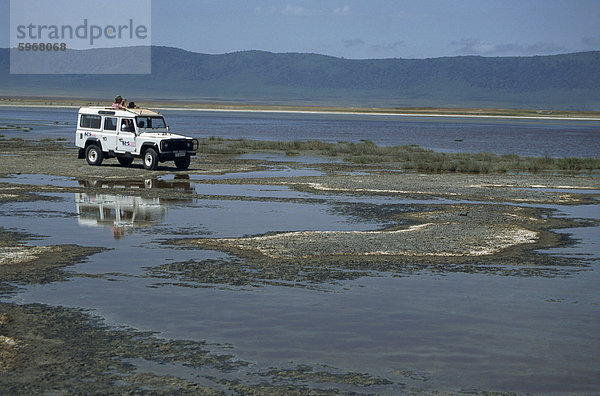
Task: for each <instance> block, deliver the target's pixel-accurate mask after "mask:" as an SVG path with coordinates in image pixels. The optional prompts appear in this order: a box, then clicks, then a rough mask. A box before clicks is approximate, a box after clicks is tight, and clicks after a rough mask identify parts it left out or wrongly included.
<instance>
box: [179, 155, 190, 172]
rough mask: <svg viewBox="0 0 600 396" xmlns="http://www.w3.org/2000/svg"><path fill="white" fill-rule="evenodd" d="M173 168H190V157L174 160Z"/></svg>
mask: <svg viewBox="0 0 600 396" xmlns="http://www.w3.org/2000/svg"><path fill="white" fill-rule="evenodd" d="M175 166H176V167H177V169H187V168H189V166H190V156H189V155H186V156H185V157H179V158H175Z"/></svg>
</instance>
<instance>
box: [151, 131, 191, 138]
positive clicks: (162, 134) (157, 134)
mask: <svg viewBox="0 0 600 396" xmlns="http://www.w3.org/2000/svg"><path fill="white" fill-rule="evenodd" d="M139 136H140V137H145V138H150V139H187V137H186V136H183V135H177V134H175V133H170V132H142V133H140V134H139Z"/></svg>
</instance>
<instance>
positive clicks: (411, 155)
mask: <svg viewBox="0 0 600 396" xmlns="http://www.w3.org/2000/svg"><path fill="white" fill-rule="evenodd" d="M256 151H277V152H282V153H284V154H286V153H292V154H294V155H296V154H298V153H299V152H308V153H311V154H314V155H318V156H323V157H339V158H342V159H343V160H344V161H346V162H351V163H356V164H390V165H393V166H395V167H398V168H401V169H404V170H415V171H419V172H458V173H508V172H529V173H538V172H557V171H560V172H582V171H584V172H585V171H587V172H591V171H597V170H599V169H600V158H578V157H564V158H555V157H549V156H545V157H522V156H518V155H515V154H505V155H498V154H492V153H440V152H436V151H433V150H428V149H424V148H422V147H419V146H415V145H404V146H378V145H376V144H375V143H373V142H372V141H370V140H363V141H361V142H358V143H353V142H338V143H327V142H322V141H315V140H309V141H291V142H281V141H261V140H247V139H222V138H217V137H211V138H208V139H202V140H201V143H200V149H199V152H200V153H204V154H229V155H240V154H245V153H249V152H256Z"/></svg>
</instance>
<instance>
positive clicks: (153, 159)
mask: <svg viewBox="0 0 600 396" xmlns="http://www.w3.org/2000/svg"><path fill="white" fill-rule="evenodd" d="M157 165H158V153H157V152H156V150H154V149H152V148H149V149H147V150H146V151H145V152H144V168H146V169H148V170H154V169H156V166H157Z"/></svg>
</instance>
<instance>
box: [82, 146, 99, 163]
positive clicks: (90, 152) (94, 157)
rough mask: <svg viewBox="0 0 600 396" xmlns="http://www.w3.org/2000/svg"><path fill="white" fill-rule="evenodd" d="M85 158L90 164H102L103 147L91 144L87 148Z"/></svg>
mask: <svg viewBox="0 0 600 396" xmlns="http://www.w3.org/2000/svg"><path fill="white" fill-rule="evenodd" d="M85 159H86V160H87V163H88V164H90V165H100V164H101V163H102V160H103V158H102V149H101V148H100V147H98V146H97V145H95V144H90V145H89V146H88V148H87V149H85Z"/></svg>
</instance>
